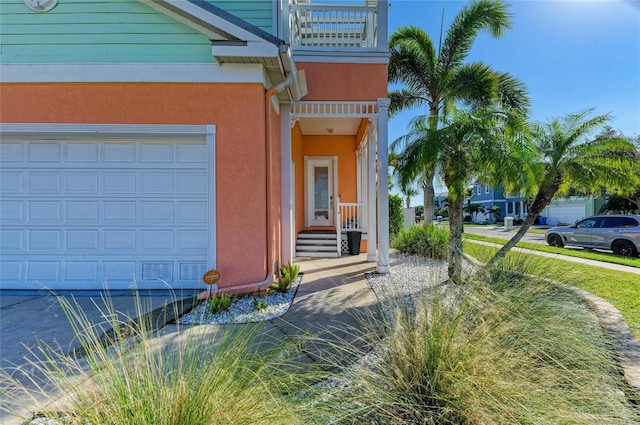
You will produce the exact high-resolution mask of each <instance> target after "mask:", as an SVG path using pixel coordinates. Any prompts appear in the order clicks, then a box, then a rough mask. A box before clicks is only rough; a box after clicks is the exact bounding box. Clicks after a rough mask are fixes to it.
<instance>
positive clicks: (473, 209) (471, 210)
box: [462, 202, 486, 221]
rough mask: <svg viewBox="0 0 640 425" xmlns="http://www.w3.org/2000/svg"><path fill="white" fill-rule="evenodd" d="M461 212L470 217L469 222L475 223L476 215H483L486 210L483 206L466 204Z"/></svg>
mask: <svg viewBox="0 0 640 425" xmlns="http://www.w3.org/2000/svg"><path fill="white" fill-rule="evenodd" d="M462 210H463V211H464V212H466V213H467V214H470V215H471V221H476V217H477V215H478V213H482V214H484V213H485V212H486V209H485V208H484V206H483V205H481V204H472V203H470V202H469V203H468V204H467V205H465V206H464V207H463V208H462Z"/></svg>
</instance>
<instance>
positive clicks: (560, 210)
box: [547, 205, 585, 226]
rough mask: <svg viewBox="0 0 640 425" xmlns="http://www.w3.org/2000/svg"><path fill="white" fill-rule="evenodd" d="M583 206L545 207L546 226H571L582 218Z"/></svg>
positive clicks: (583, 213) (583, 214)
mask: <svg viewBox="0 0 640 425" xmlns="http://www.w3.org/2000/svg"><path fill="white" fill-rule="evenodd" d="M584 216H585V208H584V205H562V206H548V207H547V217H548V219H547V224H549V225H551V226H555V225H557V224H558V223H562V224H573V223H575V222H576V221H577V220H580V219H582V218H584Z"/></svg>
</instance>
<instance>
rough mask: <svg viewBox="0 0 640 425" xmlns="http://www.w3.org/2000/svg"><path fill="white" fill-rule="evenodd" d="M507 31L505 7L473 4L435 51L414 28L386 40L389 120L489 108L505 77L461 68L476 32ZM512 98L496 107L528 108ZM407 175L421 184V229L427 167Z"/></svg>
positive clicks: (429, 205) (429, 180)
mask: <svg viewBox="0 0 640 425" xmlns="http://www.w3.org/2000/svg"><path fill="white" fill-rule="evenodd" d="M509 28H511V15H510V14H509V13H508V12H507V5H506V4H505V3H503V2H502V1H500V0H477V1H472V2H471V3H469V4H468V5H466V6H465V7H464V8H463V9H462V10H461V11H460V12H459V13H458V15H457V16H456V17H455V19H454V21H453V23H452V24H451V26H450V27H449V29H448V31H447V35H446V37H445V39H444V41H443V43H442V47H441V48H440V47H439V48H438V50H436V49H435V47H434V44H433V42H432V40H431V38H430V37H429V35H428V34H427V33H426V32H425V31H424V30H422V29H420V28H417V27H414V26H409V27H403V28H400V29H398V30H397V31H396V32H394V33H393V34H392V35H391V38H390V40H389V48H390V51H391V57H390V61H389V82H390V83H392V84H393V83H398V84H401V85H402V88H401V89H399V90H392V91H390V93H389V97H390V99H391V105H390V107H389V113H390V114H391V116H393V115H395V114H396V113H398V112H400V111H402V110H406V109H411V108H414V107H426V109H428V111H429V116H430V117H432V118H435V117H438V116H444V115H446V113H448V112H449V111H452V110H453V109H454V105H455V104H456V103H458V102H463V103H466V104H468V105H471V106H473V107H479V106H486V105H487V104H489V103H492V102H493V100H494V99H495V98H496V97H497V96H498V93H499V91H500V88H501V87H502V86H505V85H507V86H508V85H509V84H510V82H511V77H509V76H508V75H507V74H499V73H496V72H495V71H493V70H492V69H491V67H489V66H487V65H485V64H483V63H481V62H475V63H468V64H465V63H464V61H465V59H466V57H467V55H468V54H469V51H470V50H471V47H472V46H473V43H474V41H475V39H476V36H477V35H478V33H479V32H480V31H481V30H486V31H488V32H489V33H490V34H491V35H492V36H493V37H496V38H497V37H500V36H502V34H503V32H504V31H505V30H507V29H509ZM503 88H504V87H503ZM512 88H513V87H512ZM502 92H503V93H506V92H507V91H505V90H502ZM512 94H513V96H507V95H505V96H503V97H502V99H501V100H502V102H503V103H504V104H509V103H512V105H511V106H512V107H516V108H523V109H526V108H527V107H528V104H524V105H523V104H521V103H520V100H521V99H522V97H523V95H524V93H523V92H521V93H517V92H512ZM437 125H438V119H437V118H435V119H432V120H431V121H429V128H430V129H432V130H433V129H435V128H436V127H437ZM412 170H413V174H412V175H406V176H405V177H404V178H405V179H410V180H415V179H420V180H421V182H422V183H423V188H424V195H423V196H424V217H425V220H424V223H425V226H426V225H428V224H429V223H430V222H431V218H432V217H433V212H434V190H433V177H434V175H435V170H434V169H433V168H429V167H428V166H427V164H423V167H420V168H415V167H412ZM401 171H402V172H406V170H401Z"/></svg>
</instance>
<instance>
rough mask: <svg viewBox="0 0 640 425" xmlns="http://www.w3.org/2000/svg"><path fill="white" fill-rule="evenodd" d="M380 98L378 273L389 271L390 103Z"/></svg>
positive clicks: (378, 132)
mask: <svg viewBox="0 0 640 425" xmlns="http://www.w3.org/2000/svg"><path fill="white" fill-rule="evenodd" d="M390 102H391V101H390V100H389V99H388V98H380V99H378V131H377V136H378V137H377V141H378V143H377V145H378V238H379V241H378V244H379V246H378V273H389V271H390V269H389V136H388V131H389V104H390Z"/></svg>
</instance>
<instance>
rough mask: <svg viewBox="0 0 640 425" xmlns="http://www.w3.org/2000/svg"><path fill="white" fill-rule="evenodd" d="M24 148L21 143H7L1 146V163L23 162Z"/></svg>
mask: <svg viewBox="0 0 640 425" xmlns="http://www.w3.org/2000/svg"><path fill="white" fill-rule="evenodd" d="M22 146H23V143H21V142H15V141H14V142H12V141H7V142H3V143H1V144H0V161H2V162H5V163H9V162H22Z"/></svg>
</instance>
